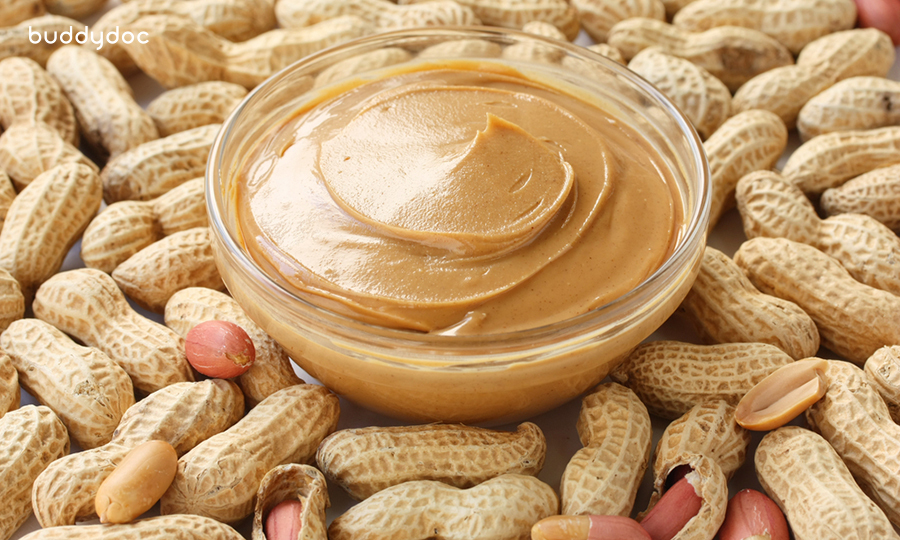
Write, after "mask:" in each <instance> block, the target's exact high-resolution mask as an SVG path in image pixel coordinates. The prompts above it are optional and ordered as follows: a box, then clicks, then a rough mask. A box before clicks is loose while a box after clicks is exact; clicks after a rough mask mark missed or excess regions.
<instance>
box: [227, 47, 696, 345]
mask: <svg viewBox="0 0 900 540" xmlns="http://www.w3.org/2000/svg"><path fill="white" fill-rule="evenodd" d="M673 184H674V181H673V180H672V179H671V175H670V173H669V171H668V170H667V169H666V168H665V166H664V165H663V164H662V160H661V159H660V158H659V156H657V155H656V152H655V150H654V149H653V148H652V147H651V146H650V145H649V144H648V143H647V142H646V141H644V140H643V139H641V138H640V137H639V136H638V135H637V134H636V133H635V132H634V131H633V130H632V129H631V128H629V127H627V126H625V125H623V124H622V123H621V122H619V121H618V120H616V119H615V118H614V117H612V116H611V115H609V114H608V113H606V112H604V111H603V110H601V109H600V108H598V107H596V106H594V105H593V104H591V103H587V102H585V101H582V100H580V99H577V98H575V97H573V96H571V95H568V94H566V93H563V92H562V91H559V90H557V89H554V88H551V87H549V86H547V85H545V84H542V83H539V82H537V81H533V80H529V79H528V78H527V77H525V76H524V75H520V74H517V73H516V72H514V71H512V70H510V69H509V68H505V67H504V68H498V69H496V70H491V69H490V67H489V64H486V63H484V62H479V63H477V64H476V63H474V62H472V63H468V62H455V63H453V64H448V65H444V66H442V65H439V64H436V65H435V67H434V68H433V69H421V68H419V69H411V70H409V71H407V72H400V73H396V72H395V73H394V74H392V75H391V76H388V77H385V78H383V79H378V80H375V81H371V82H366V81H360V84H359V85H358V86H355V87H353V88H349V89H344V91H342V92H340V93H336V94H335V95H328V94H325V95H324V96H323V97H322V98H321V99H320V100H317V101H316V102H315V103H308V104H303V105H302V106H300V104H298V109H297V111H296V113H295V114H293V115H291V116H290V118H287V119H286V120H285V122H284V123H282V124H281V125H280V126H279V127H278V128H276V129H275V130H273V131H272V132H271V133H270V134H269V135H268V136H267V137H265V138H264V139H263V140H261V141H260V143H259V145H258V147H257V148H256V150H255V153H254V154H253V155H252V157H251V158H250V159H248V160H247V161H245V167H244V168H243V169H242V170H241V171H240V173H239V179H238V183H237V190H236V192H235V193H236V195H235V196H236V205H237V209H238V224H239V227H240V232H241V237H242V241H243V243H244V247H245V249H247V251H248V252H249V253H250V255H251V256H252V257H253V258H254V260H255V261H256V262H257V263H258V264H259V265H260V266H261V267H263V268H264V269H265V270H266V271H267V272H268V273H269V274H270V275H272V276H273V277H275V279H276V280H277V281H278V282H279V283H281V284H282V285H283V286H285V287H287V288H288V289H290V290H292V291H294V292H295V293H296V294H298V295H299V296H301V297H303V298H305V299H307V300H308V301H310V302H312V303H314V304H317V305H320V306H322V307H325V308H327V309H331V310H334V311H337V312H339V313H343V314H345V315H348V316H351V317H353V318H356V319H359V320H362V321H365V322H368V323H372V324H378V325H383V326H389V327H397V328H407V329H411V330H417V331H424V332H440V333H455V334H484V333H496V332H508V331H515V330H521V329H527V328H534V327H537V326H542V325H544V324H549V323H551V322H556V321H559V320H563V319H567V318H570V317H572V316H575V315H578V314H581V313H585V312H587V311H589V310H590V309H593V308H596V307H598V306H601V305H603V304H606V303H608V302H609V301H611V300H613V299H615V298H616V297H618V296H621V295H622V294H624V293H626V292H628V291H629V290H631V289H632V288H634V287H635V286H636V285H637V284H639V283H640V282H641V281H643V280H644V279H646V278H647V277H648V276H649V275H650V274H652V273H653V272H654V271H655V270H656V269H657V268H658V267H659V266H660V265H661V264H662V262H663V261H665V260H666V258H668V257H669V256H670V255H671V252H672V249H673V248H674V245H675V242H676V240H677V237H678V234H679V233H680V231H681V229H682V227H683V221H684V219H683V216H682V213H681V208H682V205H681V202H680V200H679V199H678V195H677V190H676V188H675V186H674V185H673Z"/></svg>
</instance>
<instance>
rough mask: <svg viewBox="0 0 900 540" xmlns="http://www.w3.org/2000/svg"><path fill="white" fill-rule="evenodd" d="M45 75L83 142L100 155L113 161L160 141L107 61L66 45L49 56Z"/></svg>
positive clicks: (79, 48) (148, 118)
mask: <svg viewBox="0 0 900 540" xmlns="http://www.w3.org/2000/svg"><path fill="white" fill-rule="evenodd" d="M47 71H48V72H49V73H50V75H52V76H53V78H54V79H55V80H56V82H57V83H59V85H60V86H61V87H62V89H63V91H64V92H65V93H66V97H67V98H68V99H69V101H70V102H71V103H72V106H73V107H74V108H75V116H76V118H78V124H79V125H80V126H81V132H82V133H84V137H85V139H86V140H87V141H88V142H89V143H90V144H91V145H92V146H93V147H94V148H95V149H97V150H99V151H100V152H105V153H107V154H108V155H109V156H110V157H115V156H117V155H119V154H121V153H123V152H125V151H127V150H130V149H132V148H135V147H137V146H139V145H141V144H143V143H145V142H148V141H152V140H155V139H158V138H159V133H158V132H157V130H156V125H155V124H154V123H153V119H152V118H150V115H148V114H147V113H146V112H145V111H144V110H143V109H141V107H140V105H138V104H137V103H136V102H135V101H134V96H133V93H132V90H131V86H129V85H128V82H127V81H126V80H125V79H124V78H123V77H122V75H121V74H120V73H119V72H118V71H117V70H116V68H115V66H113V65H112V63H111V62H109V60H107V59H105V58H103V57H102V56H100V55H98V54H96V53H95V52H93V51H91V50H90V49H87V48H85V47H79V46H77V45H68V46H65V47H62V48H61V49H59V50H57V51H56V52H54V53H53V54H52V55H50V58H49V59H48V60H47Z"/></svg>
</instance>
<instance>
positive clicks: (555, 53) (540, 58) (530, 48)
mask: <svg viewBox="0 0 900 540" xmlns="http://www.w3.org/2000/svg"><path fill="white" fill-rule="evenodd" d="M522 31H523V32H528V33H529V34H534V35H536V36H543V37H546V38H550V39H556V40H559V41H565V40H566V36H565V34H563V33H562V32H561V31H560V30H559V29H558V28H557V27H555V26H553V25H552V24H550V23H547V22H543V21H531V22H527V23H525V24H524V25H523V26H522ZM500 57H501V58H505V59H507V60H513V61H517V60H518V61H524V62H540V63H544V64H556V63H559V61H560V60H562V59H563V58H564V57H565V53H564V52H563V51H560V50H558V49H554V48H553V47H550V46H548V45H546V44H544V43H541V42H537V41H533V42H520V43H513V44H511V45H508V46H506V47H504V48H503V51H502V52H501V53H500Z"/></svg>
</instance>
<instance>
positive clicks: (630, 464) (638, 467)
mask: <svg viewBox="0 0 900 540" xmlns="http://www.w3.org/2000/svg"><path fill="white" fill-rule="evenodd" d="M575 427H576V428H577V430H578V436H579V438H580V439H581V444H582V445H583V446H584V448H582V449H580V450H578V451H577V452H575V455H573V456H572V457H571V458H570V459H569V462H568V464H567V465H566V468H565V470H564V471H563V474H562V479H561V480H560V485H559V495H560V499H561V500H562V509H561V512H562V513H563V514H591V515H610V516H628V515H630V514H631V510H632V508H633V507H634V499H635V496H636V495H637V490H638V487H639V486H640V483H641V479H642V478H643V477H644V473H645V472H646V471H647V465H648V464H649V462H650V443H651V438H652V435H653V434H652V431H651V425H650V415H649V414H648V413H647V407H645V406H644V404H643V403H641V400H640V399H638V397H637V396H636V395H635V393H634V392H632V391H631V390H629V389H628V388H625V387H624V386H622V385H619V384H616V383H604V384H601V385H599V386H598V387H597V388H595V389H594V390H593V391H592V392H591V393H590V394H588V395H587V396H585V398H584V399H583V400H582V402H581V411H580V412H579V415H578V421H577V423H576V425H575Z"/></svg>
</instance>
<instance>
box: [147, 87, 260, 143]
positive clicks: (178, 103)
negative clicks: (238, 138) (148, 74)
mask: <svg viewBox="0 0 900 540" xmlns="http://www.w3.org/2000/svg"><path fill="white" fill-rule="evenodd" d="M246 95H247V89H246V88H244V87H243V86H241V85H239V84H234V83H226V82H221V81H209V82H204V83H198V84H194V85H191V86H184V87H181V88H176V89H174V90H169V91H168V92H163V93H162V94H160V95H159V97H157V98H156V99H154V100H153V101H151V102H150V104H149V105H147V114H149V115H150V117H151V118H153V122H154V123H155V124H156V128H157V130H158V131H159V135H160V137H168V136H169V135H173V134H175V133H180V132H182V131H187V130H189V129H194V128H197V127H201V126H206V125H209V124H221V123H222V122H224V121H225V119H226V118H228V115H229V114H231V111H233V110H234V108H235V107H237V105H238V103H240V102H241V100H242V99H244V96H246Z"/></svg>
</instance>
